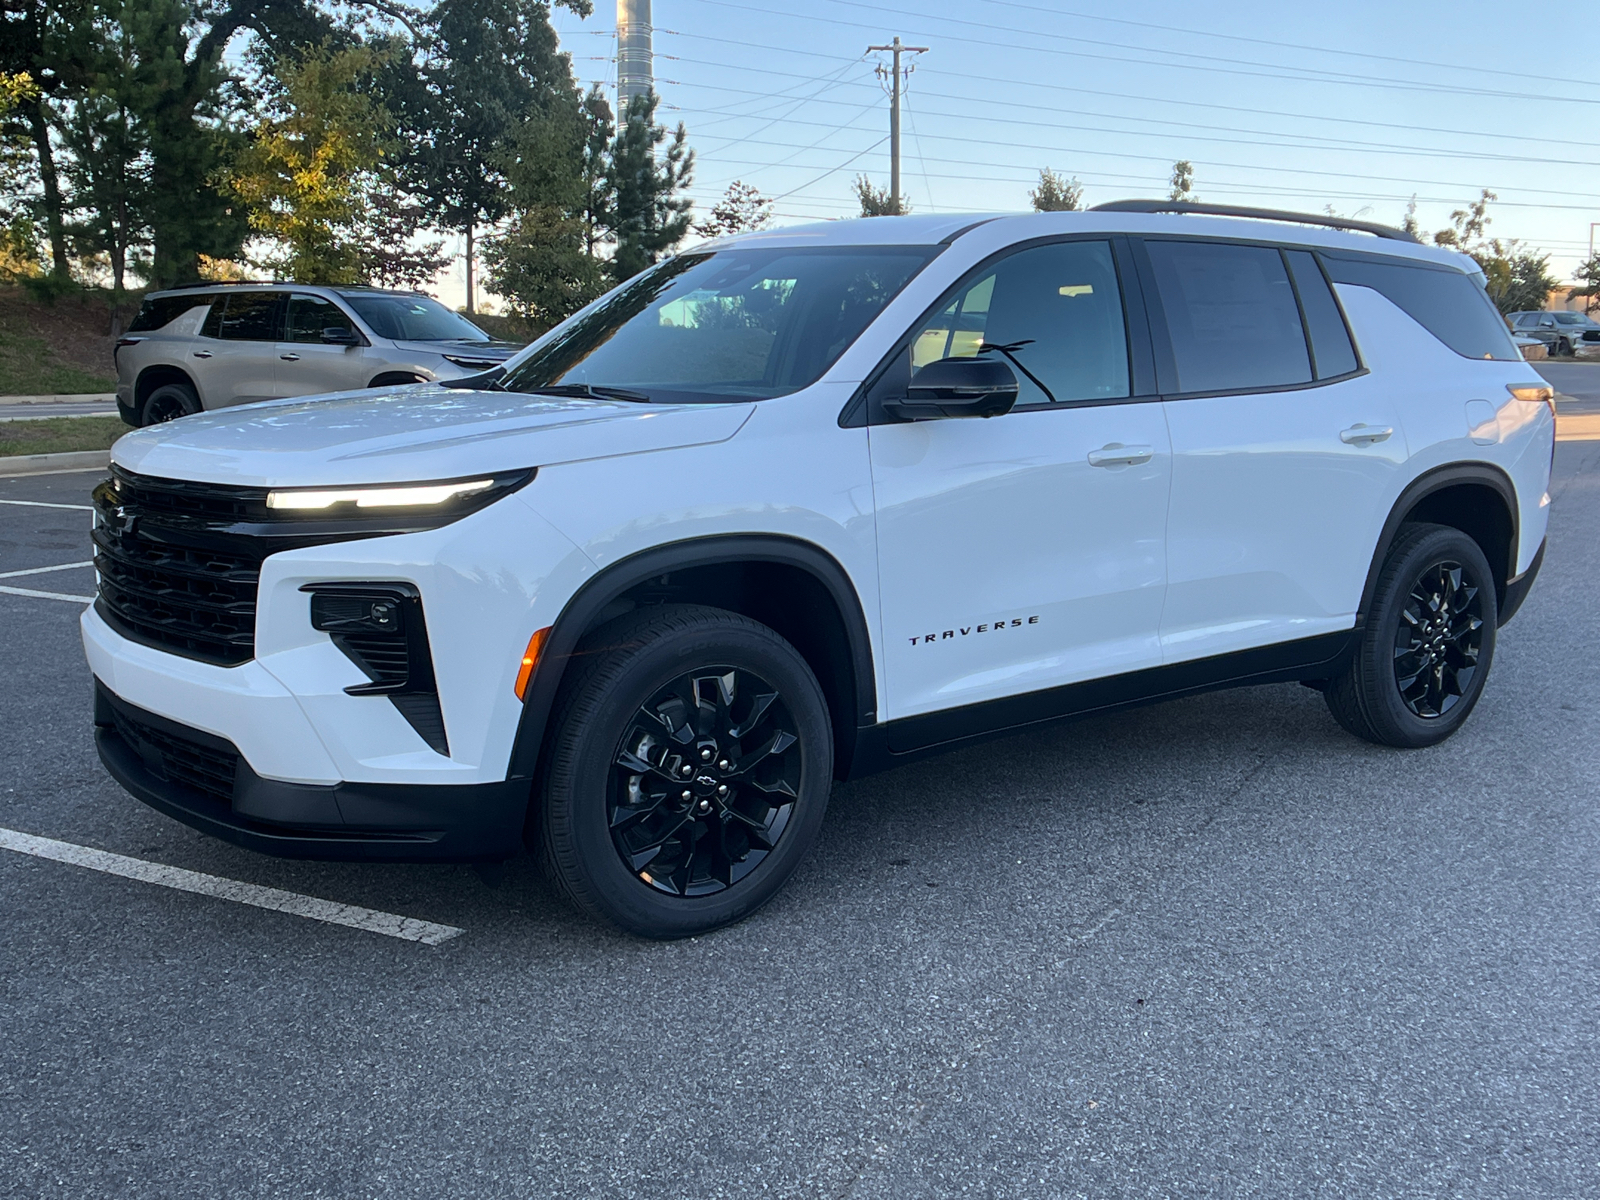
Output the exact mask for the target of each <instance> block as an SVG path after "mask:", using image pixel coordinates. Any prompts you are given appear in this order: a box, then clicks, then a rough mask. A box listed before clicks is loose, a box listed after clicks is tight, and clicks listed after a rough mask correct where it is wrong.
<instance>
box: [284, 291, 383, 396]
mask: <svg viewBox="0 0 1600 1200" xmlns="http://www.w3.org/2000/svg"><path fill="white" fill-rule="evenodd" d="M325 329H342V330H347V331H349V332H350V333H353V334H355V335H356V338H357V340H358V341H362V342H364V341H365V340H366V339H365V338H364V337H362V336H361V334H360V332H359V331H358V330H357V329H356V326H355V322H354V321H352V320H351V319H350V316H349V314H348V313H346V312H345V311H344V309H342V308H340V307H339V306H338V305H337V304H335V303H334V302H333V301H331V300H327V299H324V298H323V297H321V296H312V295H309V294H307V293H305V292H291V293H290V294H289V312H288V319H287V320H286V321H285V328H284V340H283V341H282V342H279V343H278V366H277V373H278V375H277V379H278V395H280V396H311V395H316V394H318V393H321V392H345V391H350V390H352V389H354V388H364V387H366V386H367V384H368V383H369V382H370V381H371V379H372V377H373V375H374V374H376V373H377V369H376V368H375V367H374V366H373V364H372V361H371V360H370V359H369V358H368V357H367V351H366V347H364V346H360V345H356V346H340V345H337V344H329V343H327V342H324V341H323V340H322V331H323V330H325Z"/></svg>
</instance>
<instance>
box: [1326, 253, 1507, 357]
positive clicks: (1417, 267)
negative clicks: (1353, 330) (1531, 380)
mask: <svg viewBox="0 0 1600 1200" xmlns="http://www.w3.org/2000/svg"><path fill="white" fill-rule="evenodd" d="M1322 259H1323V262H1324V263H1326V264H1327V268H1328V275H1329V277H1330V278H1331V279H1332V280H1333V281H1334V282H1335V283H1346V284H1355V285H1357V286H1359V287H1369V288H1371V289H1372V290H1373V291H1375V292H1377V293H1379V294H1380V295H1382V296H1383V297H1384V298H1386V299H1387V300H1388V301H1389V302H1390V303H1391V304H1393V305H1394V306H1395V307H1396V308H1398V309H1400V310H1401V311H1402V312H1404V313H1405V314H1406V315H1407V316H1409V317H1410V318H1411V319H1412V320H1413V321H1415V322H1416V323H1417V324H1418V325H1421V326H1422V327H1423V328H1424V329H1426V330H1427V331H1428V332H1429V333H1431V334H1433V336H1434V337H1436V338H1438V339H1439V340H1440V341H1441V342H1443V343H1444V344H1445V345H1446V346H1449V347H1450V349H1452V350H1454V351H1455V352H1456V353H1457V354H1459V355H1461V356H1462V357H1464V358H1489V359H1498V360H1505V361H1512V362H1515V361H1519V360H1520V359H1521V358H1522V355H1520V354H1519V353H1518V352H1517V347H1516V343H1515V342H1513V341H1512V340H1511V334H1510V331H1509V330H1507V329H1506V323H1505V321H1504V319H1502V318H1501V316H1500V313H1499V311H1498V310H1497V309H1496V308H1495V306H1494V302H1493V301H1492V300H1490V299H1489V297H1488V295H1487V294H1486V293H1485V292H1484V290H1483V289H1482V288H1481V287H1479V286H1478V285H1477V284H1476V283H1474V282H1473V280H1472V277H1471V276H1470V275H1467V274H1465V273H1463V272H1461V271H1452V270H1450V269H1449V268H1448V267H1433V266H1429V265H1427V264H1424V263H1413V262H1409V261H1403V260H1401V259H1395V258H1378V257H1376V256H1372V255H1365V254H1363V255H1355V254H1350V255H1345V254H1339V253H1333V252H1329V251H1323V253H1322Z"/></svg>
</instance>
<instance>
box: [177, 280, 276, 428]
mask: <svg viewBox="0 0 1600 1200" xmlns="http://www.w3.org/2000/svg"><path fill="white" fill-rule="evenodd" d="M282 301H283V293H282V292H244V291H240V292H229V293H226V294H224V295H222V296H219V297H218V298H217V302H216V303H215V304H213V305H212V306H211V312H210V314H209V315H208V316H207V317H206V319H205V322H204V323H203V324H202V325H201V327H200V336H199V337H198V338H196V339H195V341H194V344H193V346H191V348H190V352H189V353H190V357H189V366H190V368H191V369H192V370H193V372H194V379H195V383H196V384H197V385H198V386H199V389H200V400H201V403H202V404H203V405H204V407H206V408H226V407H228V406H229V405H232V404H249V403H251V402H252V401H255V400H271V399H273V398H274V397H275V396H277V394H278V392H277V383H276V379H275V375H276V366H277V361H278V356H277V353H276V351H277V344H278V321H279V319H280V317H281V314H282V311H283V303H282Z"/></svg>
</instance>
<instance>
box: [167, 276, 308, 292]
mask: <svg viewBox="0 0 1600 1200" xmlns="http://www.w3.org/2000/svg"><path fill="white" fill-rule="evenodd" d="M276 282H277V280H275V279H196V280H194V281H192V282H190V283H175V284H173V285H172V286H171V287H169V288H152V289H151V290H152V291H157V292H181V291H183V290H185V289H186V288H214V287H249V286H251V285H255V286H258V287H259V286H263V285H269V284H273V283H276Z"/></svg>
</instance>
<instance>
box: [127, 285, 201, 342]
mask: <svg viewBox="0 0 1600 1200" xmlns="http://www.w3.org/2000/svg"><path fill="white" fill-rule="evenodd" d="M215 299H216V297H215V296H213V295H211V294H209V293H206V292H200V293H195V292H190V293H188V294H187V295H180V296H157V297H154V298H153V299H150V300H146V301H145V302H144V303H143V304H141V305H140V306H139V313H138V315H137V316H136V317H134V318H133V321H132V323H131V324H129V326H128V332H129V333H146V332H149V331H151V330H155V329H165V328H166V327H167V326H168V325H170V324H172V322H174V321H175V320H177V319H178V318H179V317H181V316H183V314H184V313H186V312H191V311H193V310H194V309H197V308H200V307H202V306H203V305H207V304H210V303H211V302H212V301H213V300H215Z"/></svg>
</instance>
